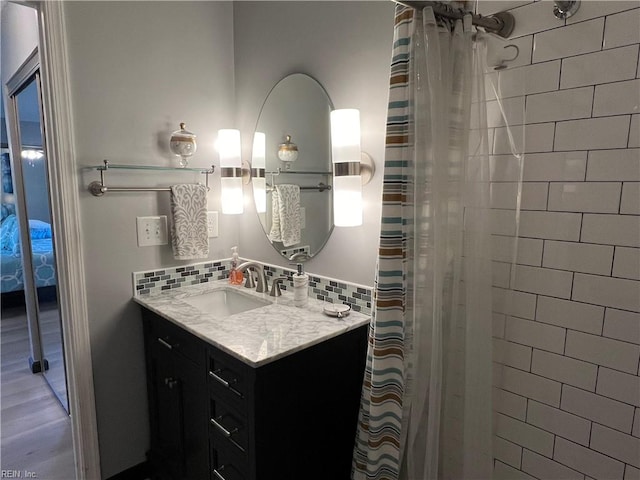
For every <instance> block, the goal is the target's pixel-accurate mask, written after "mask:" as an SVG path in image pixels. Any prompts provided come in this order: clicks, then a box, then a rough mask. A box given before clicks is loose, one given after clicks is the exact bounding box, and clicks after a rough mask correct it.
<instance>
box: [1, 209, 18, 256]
mask: <svg viewBox="0 0 640 480" xmlns="http://www.w3.org/2000/svg"><path fill="white" fill-rule="evenodd" d="M18 232H19V230H18V219H17V218H16V216H15V215H9V216H8V217H7V218H5V219H4V221H3V222H2V224H1V225H0V247H1V248H2V250H13V246H14V236H16V235H17V238H19V237H20V235H19V233H18Z"/></svg>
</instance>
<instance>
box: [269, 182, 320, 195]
mask: <svg viewBox="0 0 640 480" xmlns="http://www.w3.org/2000/svg"><path fill="white" fill-rule="evenodd" d="M274 190H275V187H274V186H272V185H267V192H269V193H271V192H273V191H274ZM300 190H318V191H319V192H324V191H325V190H331V185H327V184H326V183H322V182H320V183H319V184H318V185H316V186H314V187H311V186H309V187H307V186H304V187H300Z"/></svg>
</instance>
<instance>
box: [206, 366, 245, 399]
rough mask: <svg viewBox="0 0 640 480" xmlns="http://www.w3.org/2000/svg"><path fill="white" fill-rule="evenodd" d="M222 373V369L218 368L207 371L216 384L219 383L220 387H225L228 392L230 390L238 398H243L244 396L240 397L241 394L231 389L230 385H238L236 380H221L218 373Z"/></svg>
mask: <svg viewBox="0 0 640 480" xmlns="http://www.w3.org/2000/svg"><path fill="white" fill-rule="evenodd" d="M221 372H222V369H220V368H218V369H217V370H214V371H211V370H209V376H210V377H211V378H213V379H214V380H216V381H217V382H219V383H221V384H222V385H224V386H225V387H227V388H228V389H229V390H231V391H232V392H233V393H235V394H236V395H237V396H239V397H240V398H244V396H243V395H242V393H240V392H239V391H238V390H236V389H235V388H233V387H232V386H231V385H233V384H236V383H238V379H237V378H234V379H233V380H225V379H224V378H222V377H221V376H220V373H221Z"/></svg>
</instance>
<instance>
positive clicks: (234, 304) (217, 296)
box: [181, 288, 270, 317]
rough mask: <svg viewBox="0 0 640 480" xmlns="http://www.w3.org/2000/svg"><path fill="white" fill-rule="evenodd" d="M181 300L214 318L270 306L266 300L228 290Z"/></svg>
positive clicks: (214, 291)
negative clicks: (212, 315)
mask: <svg viewBox="0 0 640 480" xmlns="http://www.w3.org/2000/svg"><path fill="white" fill-rule="evenodd" d="M181 300H182V301H183V302H185V303H188V304H189V305H191V306H193V307H195V308H197V309H198V310H200V311H202V312H206V313H211V314H214V315H215V316H216V317H228V316H230V315H235V314H236V313H242V312H246V311H247V310H253V309H254V308H260V307H264V306H265V305H269V304H270V302H268V301H266V300H262V299H260V298H255V297H250V296H249V295H244V294H242V293H239V292H238V291H236V290H233V289H229V288H225V289H220V290H213V291H211V292H207V293H203V294H202V295H194V296H193V297H185V298H182V299H181Z"/></svg>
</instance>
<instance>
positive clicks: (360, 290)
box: [133, 258, 372, 314]
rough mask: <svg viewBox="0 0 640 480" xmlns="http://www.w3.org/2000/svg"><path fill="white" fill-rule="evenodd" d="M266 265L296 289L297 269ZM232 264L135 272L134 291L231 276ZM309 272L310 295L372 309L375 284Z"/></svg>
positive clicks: (284, 285) (222, 262) (287, 287)
mask: <svg viewBox="0 0 640 480" xmlns="http://www.w3.org/2000/svg"><path fill="white" fill-rule="evenodd" d="M242 261H244V259H242ZM263 265H264V270H265V272H266V274H267V277H268V278H270V279H272V278H278V277H286V281H284V282H283V283H282V289H283V290H290V289H293V274H294V273H295V270H290V269H286V268H282V267H278V266H275V265H268V264H263ZM230 268H231V259H230V258H227V259H224V260H216V261H214V262H210V261H209V262H202V263H194V264H192V265H184V266H180V267H169V268H163V269H159V270H149V271H146V272H134V273H133V288H134V292H135V293H134V294H135V295H149V294H152V293H158V292H161V291H163V290H169V289H173V288H180V287H185V286H189V285H196V284H199V283H206V282H210V281H215V280H222V279H224V278H228V277H229V270H230ZM307 274H308V275H309V296H311V297H313V298H317V299H318V300H323V301H326V302H331V303H344V304H347V305H350V306H351V308H352V309H353V310H354V311H356V312H362V313H364V314H369V313H371V302H372V300H371V298H372V290H371V288H369V287H365V286H362V285H355V284H350V283H346V282H342V281H340V280H335V279H331V278H327V277H321V276H319V275H314V274H312V273H309V272H307Z"/></svg>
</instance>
